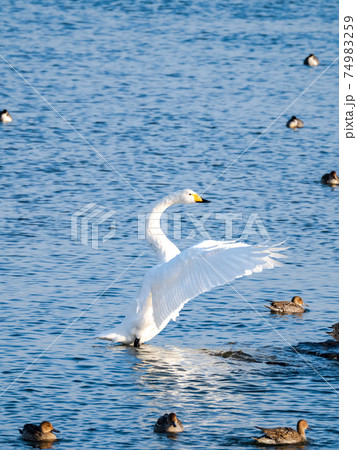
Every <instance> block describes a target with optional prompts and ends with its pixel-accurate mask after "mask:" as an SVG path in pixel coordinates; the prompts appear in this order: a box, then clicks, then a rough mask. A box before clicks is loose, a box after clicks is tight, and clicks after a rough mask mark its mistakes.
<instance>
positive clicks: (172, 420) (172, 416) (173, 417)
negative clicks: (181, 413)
mask: <svg viewBox="0 0 357 450" xmlns="http://www.w3.org/2000/svg"><path fill="white" fill-rule="evenodd" d="M168 421H169V424H170V425H172V426H173V427H177V416H176V414H175V413H170V414H169V417H168Z"/></svg>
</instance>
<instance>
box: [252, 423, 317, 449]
mask: <svg viewBox="0 0 357 450" xmlns="http://www.w3.org/2000/svg"><path fill="white" fill-rule="evenodd" d="M255 428H258V429H259V430H262V431H263V433H264V435H263V436H260V437H258V438H255V437H253V438H252V439H255V440H256V441H257V442H259V444H270V445H281V444H299V443H302V442H306V441H307V439H306V436H305V430H306V428H309V426H308V424H307V422H306V420H299V422H298V423H297V427H296V428H297V430H294V429H293V428H289V427H280V428H261V427H255Z"/></svg>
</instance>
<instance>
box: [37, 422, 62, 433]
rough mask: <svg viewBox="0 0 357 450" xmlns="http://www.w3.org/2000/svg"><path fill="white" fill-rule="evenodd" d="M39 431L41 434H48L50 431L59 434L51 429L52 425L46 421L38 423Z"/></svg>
mask: <svg viewBox="0 0 357 450" xmlns="http://www.w3.org/2000/svg"><path fill="white" fill-rule="evenodd" d="M40 429H41V431H42V433H50V432H51V431H55V432H56V433H59V431H58V430H55V429H54V428H53V425H52V423H51V422H48V421H47V420H45V421H44V422H41V423H40Z"/></svg>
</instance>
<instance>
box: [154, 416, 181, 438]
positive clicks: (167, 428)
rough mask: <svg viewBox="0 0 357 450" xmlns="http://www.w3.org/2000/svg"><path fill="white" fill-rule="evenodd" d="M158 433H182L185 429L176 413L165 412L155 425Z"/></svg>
mask: <svg viewBox="0 0 357 450" xmlns="http://www.w3.org/2000/svg"><path fill="white" fill-rule="evenodd" d="M154 431H155V432H156V433H180V432H181V431H183V425H182V423H181V421H180V420H179V419H178V418H177V416H176V414H175V413H170V414H164V415H163V416H161V417H160V418H159V419H158V421H157V422H156V424H155V426H154Z"/></svg>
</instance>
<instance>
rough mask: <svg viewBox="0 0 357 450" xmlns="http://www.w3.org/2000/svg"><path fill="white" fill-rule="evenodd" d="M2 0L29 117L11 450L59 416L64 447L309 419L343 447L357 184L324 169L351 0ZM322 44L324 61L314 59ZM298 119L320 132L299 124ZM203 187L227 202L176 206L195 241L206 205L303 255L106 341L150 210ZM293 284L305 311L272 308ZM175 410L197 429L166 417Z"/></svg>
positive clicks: (16, 93) (11, 279)
mask: <svg viewBox="0 0 357 450" xmlns="http://www.w3.org/2000/svg"><path fill="white" fill-rule="evenodd" d="M1 13H2V14H1V18H2V25H3V27H2V39H1V43H0V54H1V58H0V70H1V91H0V109H3V108H7V109H8V110H9V111H10V113H11V114H12V116H13V119H14V120H13V122H12V123H11V124H1V126H0V138H1V149H2V151H1V163H0V164H1V167H0V182H1V197H2V198H1V230H2V240H1V244H0V245H1V249H0V254H1V256H2V263H1V268H0V270H1V287H2V294H1V298H0V311H1V318H2V327H1V346H0V348H1V350H0V351H1V363H2V364H1V366H2V377H1V380H2V384H1V393H2V395H1V403H2V408H3V416H2V420H1V422H0V431H1V433H0V434H1V435H0V448H1V449H13V448H18V449H28V448H31V445H29V444H27V443H25V442H23V441H21V440H20V438H19V434H18V431H17V429H18V428H19V427H20V426H22V425H23V424H24V423H27V422H34V423H36V422H40V421H41V420H44V419H48V420H51V422H53V423H54V425H55V427H56V428H58V429H59V430H60V431H61V433H60V437H61V439H60V441H58V442H56V443H54V444H53V446H52V448H54V449H58V450H59V449H79V448H83V449H98V450H99V449H108V448H133V449H143V448H145V449H161V448H162V449H167V448H169V449H175V450H178V449H187V448H195V449H203V448H204V449H223V448H227V447H231V448H235V449H243V448H244V449H245V448H252V445H253V448H254V444H253V441H252V440H251V436H257V435H259V432H257V430H254V426H255V425H258V426H292V427H294V426H295V424H296V422H297V421H298V420H299V419H301V418H304V419H306V420H307V421H308V423H309V424H310V425H311V428H312V429H311V430H307V436H308V438H309V443H308V444H307V445H306V446H305V447H304V448H308V447H315V448H321V449H336V448H338V396H337V389H338V362H337V360H336V357H337V353H338V350H337V349H336V347H335V345H334V344H333V343H332V342H331V341H330V342H329V343H327V344H326V345H325V346H323V344H322V343H323V342H325V341H327V340H328V339H330V338H329V336H328V335H327V334H326V331H328V328H329V326H331V325H332V324H333V323H335V322H337V321H338V188H337V189H331V188H329V187H327V186H323V185H321V184H320V178H321V176H322V175H323V174H324V173H326V172H329V171H331V170H337V171H338V102H337V99H338V65H337V63H336V62H335V63H334V61H335V59H336V57H337V55H338V2H337V1H332V2H322V1H316V0H314V1H312V0H307V1H304V2H296V1H284V0H280V1H279V0H270V1H266V2H261V1H257V0H253V1H250V2H248V1H247V2H243V1H238V0H225V1H221V0H212V1H210V2H205V1H202V0H201V1H199V0H151V1H149V0H137V1H129V0H127V1H109V0H108V1H103V0H98V1H83V0H78V1H72V0H56V1H54V0H26V1H25V0H13V1H11V2H1ZM312 52H313V53H315V54H316V55H317V56H318V57H319V59H320V62H321V64H320V65H319V66H318V67H314V68H310V67H307V66H304V65H303V60H304V58H305V57H306V56H307V55H309V54H310V53H312ZM304 90H306V91H304ZM301 94H302V95H301ZM291 104H292V106H290V105H291ZM292 115H296V116H297V117H299V118H301V119H302V120H303V121H304V123H305V127H304V128H302V129H300V130H298V131H296V132H294V131H293V130H290V129H288V128H286V126H285V124H286V121H287V120H288V119H289V118H290V117H291V116H292ZM187 187H188V188H191V189H194V190H196V191H197V192H199V193H201V194H202V195H203V196H204V197H206V198H208V199H210V200H211V201H212V203H210V204H209V205H192V206H191V205H179V206H175V207H173V208H171V210H170V214H169V227H168V234H169V236H170V237H171V238H172V239H173V240H174V241H175V243H176V244H177V245H178V247H179V248H180V249H184V248H187V247H189V246H191V245H193V244H194V243H197V242H199V241H200V240H202V239H203V238H207V235H205V234H204V233H203V231H202V230H197V229H196V228H195V227H194V226H193V223H192V220H193V221H194V220H196V221H200V220H201V223H203V222H204V228H205V230H206V232H207V233H208V236H209V237H210V238H212V239H225V238H229V237H230V236H229V234H230V230H229V229H228V228H227V227H225V219H224V218H222V216H219V214H223V215H224V217H230V218H233V225H232V233H231V234H232V235H233V237H235V238H239V237H240V236H242V235H243V237H244V239H245V240H246V242H248V243H255V242H259V241H264V240H266V239H267V237H269V238H270V242H271V243H278V242H281V241H284V240H285V241H286V246H288V247H289V249H288V250H286V251H285V252H284V253H286V254H287V256H288V258H287V259H286V260H285V262H284V266H283V267H280V268H276V269H274V270H272V271H265V272H263V273H258V274H254V275H252V276H250V277H246V278H242V279H239V280H237V281H236V282H234V283H233V287H234V289H232V287H230V286H224V287H220V288H217V289H215V290H213V291H212V292H209V293H205V294H202V295H200V296H199V297H198V298H196V299H195V300H192V301H191V302H189V303H188V304H187V305H186V306H185V308H184V309H183V310H182V312H181V314H180V316H179V318H178V319H177V321H176V322H171V323H170V324H169V325H168V326H167V327H166V328H165V330H164V331H163V332H162V333H160V334H159V335H158V336H156V337H155V338H154V339H153V340H152V341H150V342H149V343H147V344H145V345H143V346H142V347H141V348H140V349H134V348H127V347H123V346H118V345H117V346H115V345H107V344H106V343H103V342H101V341H96V340H93V337H94V336H95V335H96V334H97V333H98V332H100V331H101V330H102V329H105V328H110V327H112V326H115V325H116V324H117V323H118V322H120V321H121V319H122V318H123V316H124V314H125V311H126V308H127V306H128V305H129V302H131V301H132V299H133V298H134V296H135V295H136V292H137V290H138V287H139V286H140V283H141V280H142V278H143V276H144V274H145V272H146V271H147V270H148V268H150V267H151V266H152V265H154V264H155V255H154V253H153V252H152V250H150V249H149V247H148V246H147V244H146V242H145V240H143V239H142V235H141V231H140V226H141V224H142V222H141V221H142V217H143V216H142V215H143V214H144V213H145V212H147V211H148V210H149V208H150V203H151V202H152V201H155V200H157V199H159V198H160V197H162V196H164V195H166V194H168V193H170V192H172V191H174V190H175V189H181V188H187ZM89 203H94V204H96V205H98V206H100V207H102V208H104V210H105V211H110V210H113V214H112V216H111V217H110V219H108V220H107V221H106V222H105V223H103V224H102V225H100V227H99V240H98V241H95V240H94V241H93V239H92V236H91V235H90V236H89V239H88V245H83V244H81V243H80V242H78V240H77V241H76V240H75V236H74V234H73V229H72V235H71V217H72V216H73V214H75V213H76V211H78V210H80V209H81V208H83V207H84V206H85V205H87V204H89ZM249 220H250V222H249ZM72 221H73V220H72ZM173 223H175V226H173ZM247 224H248V226H247ZM82 225H83V224H82ZM78 227H79V225H78ZM180 227H181V231H180V229H179V228H180ZM76 230H77V229H76V228H74V231H76ZM244 230H245V231H244ZM77 231H78V233H79V239H80V237H83V229H82V228H81V229H80V230H77ZM110 231H111V232H112V234H114V236H113V237H112V238H111V239H109V240H107V241H106V242H105V243H103V242H102V241H103V238H104V235H105V234H106V233H108V232H110ZM200 231H201V233H200ZM81 233H82V234H81ZM195 233H196V235H195ZM95 243H97V244H98V248H95V247H96V245H95ZM142 252H144V253H142ZM293 295H300V296H301V297H302V298H303V299H304V300H305V301H306V303H308V304H309V306H310V310H309V311H308V312H306V313H305V314H304V315H303V316H301V317H295V316H284V317H281V316H276V315H272V314H270V312H269V310H268V309H267V308H265V307H264V304H267V302H268V301H269V300H289V299H291V297H292V296H293ZM295 346H296V347H295ZM171 411H175V412H176V413H177V415H178V416H179V417H180V418H181V420H182V422H183V423H184V425H185V427H186V431H185V432H184V433H182V434H180V435H178V436H177V438H175V439H170V438H168V437H167V436H165V435H164V436H161V435H156V434H154V433H153V424H154V423H155V421H156V420H157V418H158V417H159V416H160V415H161V414H162V413H164V412H171Z"/></svg>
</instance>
